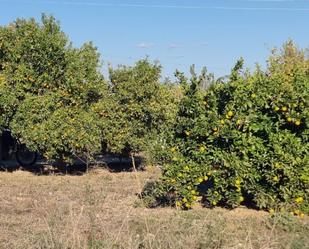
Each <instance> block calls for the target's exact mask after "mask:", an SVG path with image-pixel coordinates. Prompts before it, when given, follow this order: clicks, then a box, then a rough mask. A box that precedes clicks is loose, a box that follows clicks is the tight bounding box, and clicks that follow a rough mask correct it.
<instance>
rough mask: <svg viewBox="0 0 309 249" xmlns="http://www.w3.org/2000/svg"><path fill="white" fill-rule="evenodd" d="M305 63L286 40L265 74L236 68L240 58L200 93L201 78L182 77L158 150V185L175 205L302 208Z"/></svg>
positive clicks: (307, 161) (308, 191)
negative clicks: (173, 116) (164, 145)
mask: <svg viewBox="0 0 309 249" xmlns="http://www.w3.org/2000/svg"><path fill="white" fill-rule="evenodd" d="M295 57H297V58H295ZM308 62H309V60H308V58H306V57H305V54H304V52H303V51H300V50H298V49H297V48H296V47H295V46H294V44H293V43H292V42H288V43H286V44H285V45H284V47H283V50H282V52H281V53H278V52H274V53H273V55H272V56H271V57H270V60H269V66H268V70H267V71H266V72H263V71H262V70H261V69H259V68H257V69H256V71H255V72H254V73H253V74H249V73H248V72H245V73H241V70H242V64H243V61H242V60H240V61H238V62H237V64H236V65H235V68H234V69H233V70H232V73H231V76H230V78H229V79H228V81H227V82H226V83H222V82H217V83H214V84H212V85H211V86H210V87H209V88H208V89H206V90H201V89H200V87H199V85H200V83H201V82H202V78H203V77H202V78H198V77H196V76H193V77H192V79H191V82H190V83H188V81H187V80H186V79H185V78H184V77H182V79H181V80H182V81H184V82H183V85H184V86H186V89H187V91H186V93H185V96H184V98H183V100H182V102H181V104H180V109H179V114H178V118H177V122H176V125H175V127H174V137H173V140H172V141H171V143H170V146H169V148H168V149H166V150H165V151H164V153H163V155H164V157H165V165H164V169H163V176H162V182H163V184H166V185H167V186H169V188H168V189H172V191H173V193H175V195H176V196H177V197H176V201H175V205H177V206H180V207H183V208H190V207H191V206H192V204H193V203H194V202H196V201H201V202H202V203H203V204H204V205H205V206H209V207H213V206H216V205H221V206H225V207H229V208H233V207H237V206H239V205H241V204H245V205H249V206H253V207H257V208H259V209H268V210H270V211H271V212H273V210H277V209H281V210H283V209H285V210H292V211H294V212H295V214H298V215H303V212H306V213H308V211H309V210H308V204H309V168H308V165H309V158H308V152H309V143H308V142H309V141H308V135H309V134H308V122H309V120H308V119H309V113H308V99H309V96H308V95H309V92H308V85H309V64H308ZM169 194H170V193H169Z"/></svg>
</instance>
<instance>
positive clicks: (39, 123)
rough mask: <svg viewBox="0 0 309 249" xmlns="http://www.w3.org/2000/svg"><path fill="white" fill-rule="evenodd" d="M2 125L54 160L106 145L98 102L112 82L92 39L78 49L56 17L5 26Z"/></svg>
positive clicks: (0, 43)
mask: <svg viewBox="0 0 309 249" xmlns="http://www.w3.org/2000/svg"><path fill="white" fill-rule="evenodd" d="M0 55H1V56H0V76H1V77H0V112H1V118H0V128H1V127H2V128H4V127H5V128H9V129H11V131H12V133H13V135H14V136H15V137H16V138H18V139H19V140H20V141H21V142H22V143H25V144H26V145H27V146H28V147H29V148H30V149H32V150H36V151H39V152H41V153H42V154H44V155H45V156H46V157H47V158H49V159H64V160H69V159H70V158H72V156H73V155H74V156H88V155H89V154H93V153H95V152H97V151H100V147H101V131H100V129H99V126H98V125H99V124H98V123H97V119H98V116H97V115H96V113H95V112H93V111H92V108H93V106H94V105H95V104H96V103H97V102H98V100H99V99H101V98H102V97H103V96H104V101H106V102H108V96H109V94H108V86H107V84H106V83H105V81H104V79H103V77H102V75H101V73H100V71H99V69H100V67H99V66H100V64H99V54H98V52H97V50H96V48H95V47H94V46H93V45H92V44H91V43H86V44H84V45H83V46H82V47H81V48H73V47H72V45H71V43H70V42H69V40H68V38H67V37H66V36H65V34H64V33H63V32H62V31H61V30H60V25H59V24H58V23H57V22H56V21H55V19H54V18H53V17H49V16H45V15H43V16H42V20H41V22H40V23H38V22H36V21H35V20H34V19H29V20H25V19H17V20H16V21H15V22H13V23H11V24H9V25H7V26H3V27H0Z"/></svg>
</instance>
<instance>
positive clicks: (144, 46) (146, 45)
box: [137, 42, 154, 48]
mask: <svg viewBox="0 0 309 249" xmlns="http://www.w3.org/2000/svg"><path fill="white" fill-rule="evenodd" d="M153 45H154V44H153V43H148V42H141V43H139V44H137V47H138V48H151V47H153Z"/></svg>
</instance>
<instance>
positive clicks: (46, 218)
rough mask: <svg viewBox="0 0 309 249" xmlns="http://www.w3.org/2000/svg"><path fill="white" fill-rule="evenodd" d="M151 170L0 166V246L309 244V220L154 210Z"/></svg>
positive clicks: (154, 172)
mask: <svg viewBox="0 0 309 249" xmlns="http://www.w3.org/2000/svg"><path fill="white" fill-rule="evenodd" d="M158 174H159V173H158V170H157V169H156V168H151V167H150V168H148V169H147V170H146V171H144V172H138V173H134V172H123V173H110V172H108V171H107V170H102V169H100V170H98V169H97V170H94V171H92V172H90V173H88V174H84V175H82V176H68V175H66V176H64V175H45V176H37V175H34V174H31V173H29V172H23V171H15V172H13V173H7V172H0V248H6V249H7V248H8V249H9V248H22V249H27V248H57V249H62V248H71V249H79V248H124V249H130V248H136V249H137V248H162V249H166V248H177V249H178V248H235V249H236V248H246V249H247V248H249V249H250V248H265V249H266V248H274V249H275V248H276V249H277V248H295V249H296V248H299V249H301V248H309V220H308V218H307V217H306V218H304V219H299V218H294V217H291V216H288V215H276V216H274V217H270V216H269V214H267V213H265V212H257V211H254V210H248V209H246V208H239V209H236V210H232V211H229V210H224V209H220V208H216V209H213V210H209V209H201V208H196V209H194V210H191V211H179V210H175V209H171V208H159V209H147V208H144V207H143V205H142V203H141V202H140V201H139V200H138V198H137V195H136V193H138V191H140V188H141V186H142V185H143V184H144V183H145V181H147V180H151V179H155V178H156V177H157V176H158Z"/></svg>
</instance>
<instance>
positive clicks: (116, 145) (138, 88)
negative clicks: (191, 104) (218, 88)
mask: <svg viewBox="0 0 309 249" xmlns="http://www.w3.org/2000/svg"><path fill="white" fill-rule="evenodd" d="M109 74H110V87H111V99H112V101H111V103H108V105H109V106H110V107H111V108H107V106H106V105H107V103H106V101H105V102H102V101H103V99H102V100H101V101H99V102H98V103H97V105H96V106H95V107H94V108H95V112H96V113H98V114H99V115H100V116H101V117H102V118H101V124H102V126H101V127H102V137H103V143H104V144H105V146H106V148H107V150H109V151H112V152H117V153H121V154H127V155H128V154H131V156H133V155H134V154H135V153H137V152H141V151H144V152H145V151H153V150H155V148H156V147H157V146H158V144H159V143H158V141H159V140H160V141H165V136H167V133H168V131H169V130H170V127H171V126H172V124H173V122H174V120H175V116H176V110H177V104H178V102H179V98H177V97H174V95H173V89H171V87H170V86H169V85H167V84H162V83H161V82H160V78H161V66H160V65H159V64H158V63H150V62H149V61H148V60H147V59H143V60H140V61H138V62H136V64H135V65H134V66H132V67H128V66H120V67H118V68H116V69H113V68H112V67H110V70H109ZM160 144H161V143H160Z"/></svg>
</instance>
